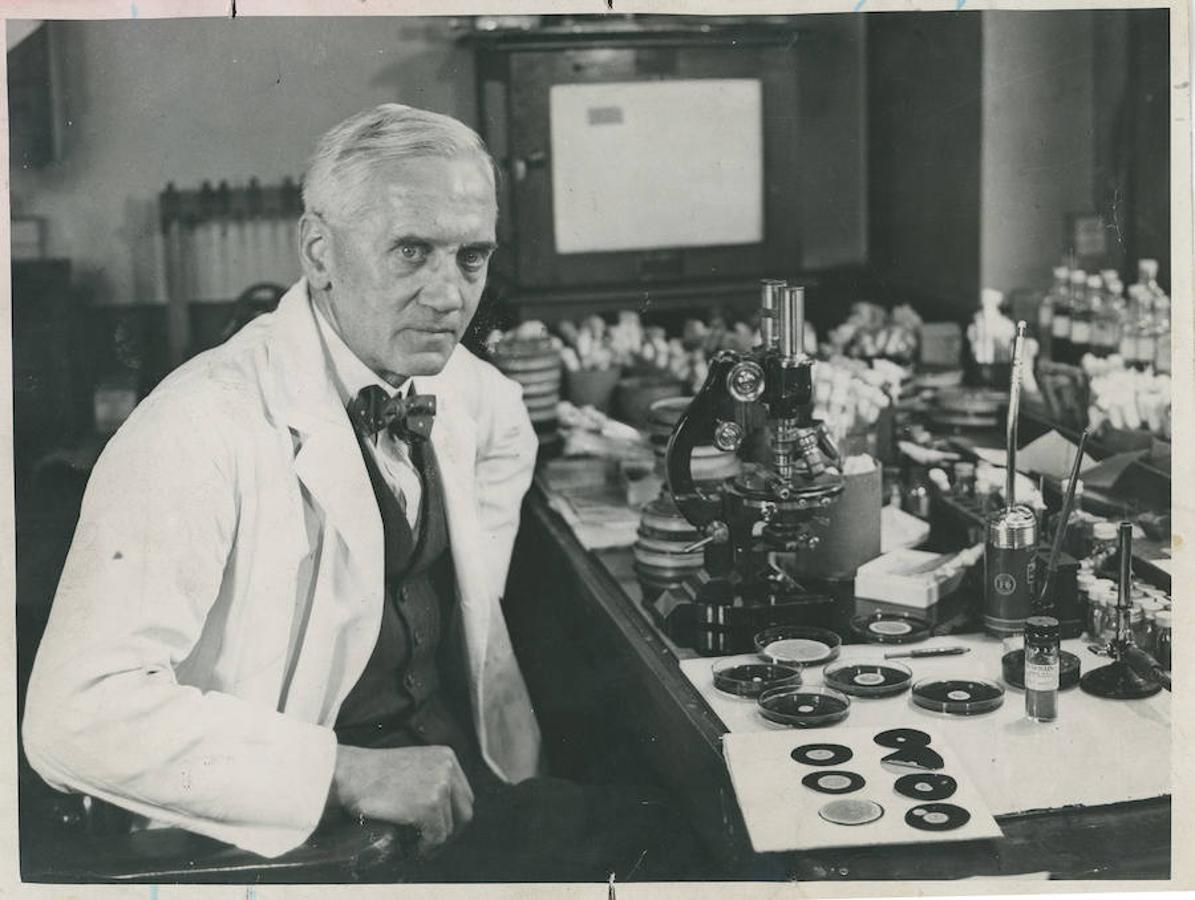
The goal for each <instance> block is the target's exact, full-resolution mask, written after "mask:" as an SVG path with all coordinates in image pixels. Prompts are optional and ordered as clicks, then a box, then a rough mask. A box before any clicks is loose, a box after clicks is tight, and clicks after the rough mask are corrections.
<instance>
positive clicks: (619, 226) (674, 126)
mask: <svg viewBox="0 0 1195 900" xmlns="http://www.w3.org/2000/svg"><path fill="white" fill-rule="evenodd" d="M548 104H549V115H550V116H551V146H552V211H553V216H554V222H555V238H556V252H558V253H598V252H608V251H615V250H646V249H653V248H661V247H708V246H717V245H725V244H755V243H759V242H760V241H762V240H763V88H762V85H761V83H760V82H759V81H758V80H757V79H753V78H718V79H714V78H700V79H681V80H669V81H639V82H616V83H610V84H557V85H553V86H552V87H551V89H550V90H549V95H548ZM795 164H796V161H794V165H795Z"/></svg>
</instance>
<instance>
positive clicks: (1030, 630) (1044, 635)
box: [1025, 616, 1060, 641]
mask: <svg viewBox="0 0 1195 900" xmlns="http://www.w3.org/2000/svg"><path fill="white" fill-rule="evenodd" d="M1059 631H1060V626H1059V624H1058V620H1057V619H1055V618H1054V617H1053V616H1030V617H1029V618H1028V619H1026V620H1025V640H1027V641H1056V640H1058V635H1059Z"/></svg>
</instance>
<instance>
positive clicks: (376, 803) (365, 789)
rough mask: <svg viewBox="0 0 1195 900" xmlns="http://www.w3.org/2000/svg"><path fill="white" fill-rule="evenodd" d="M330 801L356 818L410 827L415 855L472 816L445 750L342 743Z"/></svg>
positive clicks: (461, 777)
mask: <svg viewBox="0 0 1195 900" xmlns="http://www.w3.org/2000/svg"><path fill="white" fill-rule="evenodd" d="M330 799H331V800H332V801H333V802H334V803H337V804H338V805H340V806H341V807H343V808H344V809H345V810H346V811H347V812H349V813H351V814H352V815H355V816H364V817H366V818H370V819H380V820H382V821H384V822H393V823H395V824H397V825H413V826H415V828H417V829H418V830H419V850H420V852H426V851H428V850H430V849H431V848H433V847H437V846H439V845H440V844H443V843H444V842H445V841H447V840H448V839H449V838H450V837H452V836H453V835H454V834H456V833H457V832H459V831H461V829H463V828H464V827H465V826H466V825H468V824H469V822H470V820H471V819H472V818H473V790H472V788H470V787H469V781H468V779H467V778H465V773H464V772H463V771H462V770H461V767H460V763H458V762H457V759H456V754H455V753H454V752H453V751H452V750H451V749H450V748H448V747H399V748H395V749H389V750H365V749H361V748H358V747H346V746H343V745H341V746H340V747H338V748H337V750H336V772H335V774H334V775H333V776H332V790H331V798H330Z"/></svg>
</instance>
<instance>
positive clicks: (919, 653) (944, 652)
mask: <svg viewBox="0 0 1195 900" xmlns="http://www.w3.org/2000/svg"><path fill="white" fill-rule="evenodd" d="M970 652H971V648H970V647H931V648H929V649H926V650H897V651H893V652H892V653H885V654H884V659H902V658H905V657H907V658H909V659H920V658H921V657H923V656H958V655H959V654H960V653H970Z"/></svg>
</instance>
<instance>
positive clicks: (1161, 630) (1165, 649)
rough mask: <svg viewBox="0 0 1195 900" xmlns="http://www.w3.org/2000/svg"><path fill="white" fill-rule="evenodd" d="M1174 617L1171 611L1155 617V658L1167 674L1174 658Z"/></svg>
mask: <svg viewBox="0 0 1195 900" xmlns="http://www.w3.org/2000/svg"><path fill="white" fill-rule="evenodd" d="M1172 622H1173V616H1172V615H1171V613H1170V611H1169V610H1162V611H1161V612H1159V613H1158V614H1157V615H1156V616H1155V617H1154V649H1153V657H1154V659H1156V660H1157V661H1158V664H1159V665H1160V666H1161V667H1162V668H1163V669H1165V670H1166V671H1167V672H1169V671H1170V665H1171V661H1172V658H1173V649H1174V648H1173V642H1174V629H1173V624H1172Z"/></svg>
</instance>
